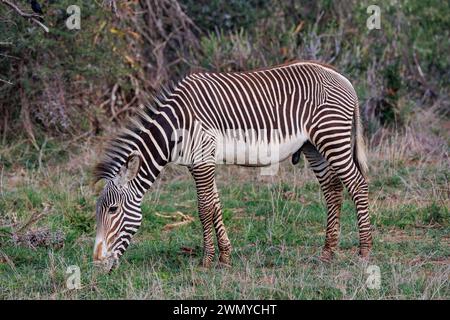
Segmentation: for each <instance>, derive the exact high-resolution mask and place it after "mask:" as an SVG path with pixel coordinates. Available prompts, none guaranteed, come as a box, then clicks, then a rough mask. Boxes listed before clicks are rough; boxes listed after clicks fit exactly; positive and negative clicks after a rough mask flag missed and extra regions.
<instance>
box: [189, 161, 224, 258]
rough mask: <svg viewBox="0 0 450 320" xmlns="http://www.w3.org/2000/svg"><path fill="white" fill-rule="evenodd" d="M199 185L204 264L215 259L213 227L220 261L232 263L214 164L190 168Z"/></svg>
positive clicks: (198, 195)
mask: <svg viewBox="0 0 450 320" xmlns="http://www.w3.org/2000/svg"><path fill="white" fill-rule="evenodd" d="M190 171H191V173H192V176H193V177H194V180H195V184H196V186H197V199H198V211H199V216H200V221H201V223H202V225H203V242H204V247H203V248H204V253H203V261H202V265H203V266H204V267H210V266H211V264H212V261H213V259H214V241H213V236H212V227H213V225H214V229H215V231H216V236H217V243H218V246H219V251H220V255H219V262H220V263H221V264H225V265H229V264H230V254H231V243H230V240H229V239H228V235H227V232H226V230H225V226H224V224H223V219H222V209H221V205H220V200H219V194H218V192H217V187H216V183H215V166H214V165H210V164H208V165H197V166H196V167H193V168H191V169H190Z"/></svg>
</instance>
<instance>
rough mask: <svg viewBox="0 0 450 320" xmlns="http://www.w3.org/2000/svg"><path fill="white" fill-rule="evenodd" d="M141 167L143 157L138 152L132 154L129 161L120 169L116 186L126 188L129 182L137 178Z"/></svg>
mask: <svg viewBox="0 0 450 320" xmlns="http://www.w3.org/2000/svg"><path fill="white" fill-rule="evenodd" d="M140 167H141V155H140V154H139V152H137V151H133V152H131V154H130V155H129V156H128V159H127V161H125V163H124V164H123V166H122V168H120V170H119V173H118V174H117V177H116V179H115V183H116V185H119V186H124V185H125V184H127V183H128V182H129V181H131V180H133V179H134V178H136V176H137V174H138V172H139V168H140Z"/></svg>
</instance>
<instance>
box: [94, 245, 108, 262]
mask: <svg viewBox="0 0 450 320" xmlns="http://www.w3.org/2000/svg"><path fill="white" fill-rule="evenodd" d="M105 258H106V257H105V255H104V250H103V241H102V242H98V243H96V244H95V247H94V261H102V260H103V259H105Z"/></svg>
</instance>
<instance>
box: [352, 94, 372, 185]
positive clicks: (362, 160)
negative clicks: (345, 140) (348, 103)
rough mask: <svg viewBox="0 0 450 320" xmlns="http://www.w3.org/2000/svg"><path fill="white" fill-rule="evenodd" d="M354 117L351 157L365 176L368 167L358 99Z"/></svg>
mask: <svg viewBox="0 0 450 320" xmlns="http://www.w3.org/2000/svg"><path fill="white" fill-rule="evenodd" d="M354 113H355V115H354V119H355V143H354V145H353V148H354V149H353V158H354V159H355V161H356V163H357V165H358V168H359V170H360V171H361V173H362V175H363V176H364V177H366V176H367V172H368V170H369V167H368V165H367V153H366V145H365V143H364V136H363V128H362V123H361V116H360V115H359V103H358V100H357V101H356V104H355V109H354Z"/></svg>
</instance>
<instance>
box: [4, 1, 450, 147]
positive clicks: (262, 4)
mask: <svg viewBox="0 0 450 320" xmlns="http://www.w3.org/2000/svg"><path fill="white" fill-rule="evenodd" d="M17 3H18V5H19V6H21V7H22V8H24V10H25V9H28V8H27V6H28V4H27V2H26V1H18V2H17ZM69 4H77V5H79V6H80V7H81V29H80V30H68V29H67V28H66V26H65V19H66V18H67V14H65V9H66V8H67V6H68V5H69ZM368 5H370V3H369V2H367V1H362V2H360V1H346V5H345V6H344V5H342V3H340V2H334V1H329V0H321V1H274V0H251V1H243V0H232V1H226V2H225V1H216V0H214V1H203V0H201V1H193V0H179V1H178V2H177V1H171V0H152V1H127V2H117V11H116V12H113V10H111V8H110V7H109V6H106V5H102V4H101V2H95V1H81V0H78V1H73V0H71V1H69V0H63V1H58V2H56V1H48V2H43V7H44V12H45V23H46V25H48V26H49V28H50V32H49V33H45V32H44V31H43V29H42V28H40V27H39V26H37V25H36V24H32V23H31V22H30V21H28V20H27V19H24V18H22V17H20V16H18V15H15V14H14V12H12V10H11V9H10V8H8V7H6V6H3V5H1V6H0V19H1V20H2V21H1V23H0V50H1V53H2V54H1V55H0V79H1V80H2V81H0V114H1V115H2V117H1V118H2V121H1V123H0V126H1V132H2V136H3V138H2V142H3V143H7V142H8V141H9V142H13V140H14V139H15V138H16V137H17V134H16V133H17V129H18V128H21V127H24V128H25V130H24V131H23V132H24V133H26V135H27V136H29V137H30V140H31V142H32V143H35V144H36V142H35V141H36V140H37V141H40V140H42V139H44V137H46V136H53V137H61V136H62V137H67V136H77V135H80V134H83V133H86V132H89V134H98V133H99V132H101V130H102V129H103V128H104V126H108V125H109V124H111V123H113V122H114V121H119V122H120V121H121V119H123V118H124V116H125V115H126V114H129V113H130V112H132V110H133V108H134V107H136V106H137V105H138V104H139V103H145V102H146V101H147V98H148V95H150V94H153V93H154V92H155V91H157V90H158V88H159V87H160V86H161V85H162V84H164V83H166V82H168V81H169V80H175V81H176V80H177V79H179V78H180V77H182V76H183V75H185V74H186V73H188V72H190V71H192V70H198V69H207V70H217V71H231V70H246V69H251V68H256V67H262V66H270V65H275V64H278V63H283V62H286V61H289V60H293V59H314V60H320V61H323V62H327V63H330V64H333V65H335V66H336V67H337V68H338V69H340V70H341V71H342V72H343V73H344V74H346V75H347V76H348V77H349V78H350V79H351V80H352V82H353V83H354V85H355V87H356V89H357V91H358V94H359V96H360V99H361V104H362V105H363V106H362V110H363V113H364V115H363V116H364V118H365V120H366V124H368V128H370V129H371V133H374V132H375V131H376V130H377V129H378V128H380V126H394V127H397V128H402V127H404V126H405V125H407V124H408V122H409V121H410V119H411V116H412V115H413V114H414V111H415V110H416V109H418V108H419V109H421V108H424V107H425V108H426V107H432V106H433V105H435V104H439V107H438V108H437V109H438V110H437V112H438V113H439V114H441V115H442V114H444V115H446V114H448V109H449V108H448V107H449V102H448V99H447V98H448V94H449V93H448V86H449V84H450V58H449V55H448V50H449V48H450V35H449V32H450V5H449V3H448V2H446V1H437V0H427V1H416V0H407V1H381V2H380V3H379V6H380V8H381V29H380V30H376V29H375V30H369V29H368V28H367V27H366V20H367V18H368V17H369V13H367V7H368ZM105 120H106V121H105ZM35 136H36V138H35ZM38 144H39V143H38Z"/></svg>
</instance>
